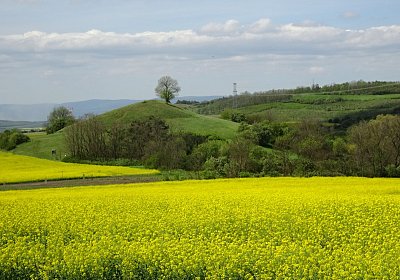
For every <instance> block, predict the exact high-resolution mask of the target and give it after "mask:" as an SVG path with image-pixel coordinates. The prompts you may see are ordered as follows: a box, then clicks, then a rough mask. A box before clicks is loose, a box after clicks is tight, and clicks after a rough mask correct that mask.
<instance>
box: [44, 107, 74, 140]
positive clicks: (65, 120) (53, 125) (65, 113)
mask: <svg viewBox="0 0 400 280" xmlns="http://www.w3.org/2000/svg"><path fill="white" fill-rule="evenodd" d="M74 122H75V117H74V115H73V114H72V112H71V110H69V109H68V108H67V107H64V106H60V107H56V108H54V109H53V111H51V113H50V115H49V116H48V117H47V127H46V131H47V134H51V133H54V132H57V131H59V130H60V129H63V128H64V127H66V126H68V125H71V124H73V123H74Z"/></svg>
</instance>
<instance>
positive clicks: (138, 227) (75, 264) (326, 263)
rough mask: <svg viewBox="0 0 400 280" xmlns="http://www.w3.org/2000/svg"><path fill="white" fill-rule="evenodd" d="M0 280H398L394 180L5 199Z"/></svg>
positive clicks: (238, 182)
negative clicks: (322, 279) (304, 279)
mask: <svg viewBox="0 0 400 280" xmlns="http://www.w3.org/2000/svg"><path fill="white" fill-rule="evenodd" d="M0 205H1V207H0V279H183V278H186V279H189V278H190V279H284V278H287V279H302V278H315V279H320V278H329V279H385V278H386V279H399V278H400V266H399V263H400V234H399V230H400V181H399V180H398V179H366V178H317V177H316V178H258V179H226V180H213V181H183V182H158V183H148V184H136V185H134V184H131V185H113V186H96V187H77V188H65V189H41V190H29V191H21V190H19V191H4V192H2V193H1V195H0Z"/></svg>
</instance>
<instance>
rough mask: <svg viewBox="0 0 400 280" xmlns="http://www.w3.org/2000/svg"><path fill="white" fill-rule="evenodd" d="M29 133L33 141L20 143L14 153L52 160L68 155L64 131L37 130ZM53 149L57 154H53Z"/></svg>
mask: <svg viewBox="0 0 400 280" xmlns="http://www.w3.org/2000/svg"><path fill="white" fill-rule="evenodd" d="M27 135H28V136H29V138H30V139H31V141H30V142H27V143H24V144H21V145H18V146H17V148H15V149H14V150H13V153H15V154H17V155H26V156H32V157H38V158H44V159H50V160H60V159H62V158H63V157H65V155H68V151H67V150H66V148H65V144H64V135H63V132H62V131H60V132H56V133H54V134H46V133H45V132H36V133H28V134H27ZM52 150H55V151H56V154H55V155H53V154H52Z"/></svg>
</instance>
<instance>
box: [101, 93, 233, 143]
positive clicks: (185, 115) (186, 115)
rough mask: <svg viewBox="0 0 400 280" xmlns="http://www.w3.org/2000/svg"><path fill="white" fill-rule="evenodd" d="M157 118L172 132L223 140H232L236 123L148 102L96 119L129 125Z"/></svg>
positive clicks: (157, 102) (107, 122) (117, 110)
mask: <svg viewBox="0 0 400 280" xmlns="http://www.w3.org/2000/svg"><path fill="white" fill-rule="evenodd" d="M150 116H157V117H159V118H161V119H164V120H165V121H166V122H167V123H168V124H169V125H170V128H171V130H172V131H174V132H179V131H183V132H191V133H195V134H200V135H212V136H216V137H220V138H224V139H228V138H233V137H234V136H235V133H236V131H237V128H238V124H237V123H233V122H230V121H226V120H222V119H218V118H214V117H210V116H203V115H199V114H196V113H194V112H192V111H190V110H188V109H185V107H181V106H178V105H173V104H166V103H164V102H162V101H156V100H150V101H144V102H140V103H136V104H132V105H128V106H125V107H122V108H120V109H116V110H113V111H110V112H107V113H104V114H102V115H100V116H98V118H99V119H100V120H101V121H102V122H104V123H105V124H107V125H112V124H113V123H130V122H132V121H135V120H140V119H144V118H148V117H150Z"/></svg>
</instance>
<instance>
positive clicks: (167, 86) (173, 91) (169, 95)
mask: <svg viewBox="0 0 400 280" xmlns="http://www.w3.org/2000/svg"><path fill="white" fill-rule="evenodd" d="M180 91H181V88H180V87H179V85H178V81H177V80H175V79H173V78H171V77H170V76H163V77H161V78H160V79H159V80H158V84H157V87H156V88H155V92H156V93H157V96H159V97H160V98H162V99H164V100H165V102H166V103H171V100H172V99H174V98H175V96H177V95H178V92H180Z"/></svg>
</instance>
